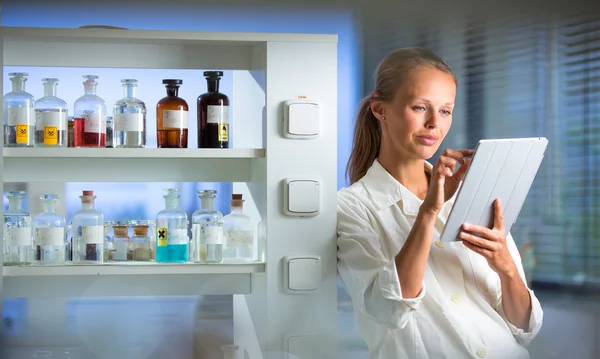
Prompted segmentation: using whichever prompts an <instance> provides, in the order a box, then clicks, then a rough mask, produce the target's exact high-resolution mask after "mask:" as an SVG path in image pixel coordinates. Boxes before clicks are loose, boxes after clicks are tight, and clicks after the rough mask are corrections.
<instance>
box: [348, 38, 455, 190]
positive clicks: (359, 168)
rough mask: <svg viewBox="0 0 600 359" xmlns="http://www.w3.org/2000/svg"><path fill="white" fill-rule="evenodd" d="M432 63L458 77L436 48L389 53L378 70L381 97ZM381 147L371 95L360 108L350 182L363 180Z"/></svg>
mask: <svg viewBox="0 0 600 359" xmlns="http://www.w3.org/2000/svg"><path fill="white" fill-rule="evenodd" d="M423 66H430V67H433V68H435V69H438V70H440V71H444V72H446V73H448V74H450V75H452V77H453V78H454V82H455V83H456V85H457V86H458V79H457V78H456V75H455V74H454V72H453V71H452V70H451V69H450V67H449V66H448V65H447V64H446V63H445V62H444V61H443V60H442V59H441V58H440V57H439V56H437V55H436V54H434V53H433V52H431V51H429V50H426V49H422V48H419V47H407V48H402V49H398V50H395V51H393V52H391V53H390V54H388V55H387V56H386V57H385V58H384V59H383V60H382V61H381V63H379V66H377V70H376V71H375V89H374V91H373V93H374V94H375V95H376V96H377V99H379V100H382V101H391V100H392V99H393V98H394V95H395V94H396V91H398V89H399V88H400V85H401V84H402V81H404V79H406V77H407V76H408V74H409V73H410V72H411V71H413V70H415V69H417V68H420V67H423ZM380 147H381V126H380V124H379V120H378V119H377V118H376V117H375V115H373V112H372V111H371V96H367V97H365V98H364V99H362V101H361V103H360V111H359V112H358V116H357V118H356V124H355V125H354V141H353V143H352V153H351V154H350V159H349V160H348V164H347V166H346V177H348V178H349V180H350V184H352V183H354V182H356V181H358V180H360V179H361V178H362V177H363V176H364V175H365V174H366V173H367V171H368V169H369V167H371V165H372V164H373V162H374V161H375V159H376V158H377V157H378V156H379V148H380Z"/></svg>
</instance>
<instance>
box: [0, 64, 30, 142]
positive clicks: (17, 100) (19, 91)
mask: <svg viewBox="0 0 600 359" xmlns="http://www.w3.org/2000/svg"><path fill="white" fill-rule="evenodd" d="M8 76H11V77H10V81H11V82H12V91H11V92H9V93H7V94H6V95H4V147H31V146H33V145H34V142H35V141H34V131H35V115H34V103H35V100H34V98H33V95H31V94H30V93H29V92H26V91H25V82H26V81H27V76H28V74H27V73H25V72H11V73H9V74H8Z"/></svg>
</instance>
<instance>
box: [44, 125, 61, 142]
mask: <svg viewBox="0 0 600 359" xmlns="http://www.w3.org/2000/svg"><path fill="white" fill-rule="evenodd" d="M44 144H45V145H47V146H53V145H54V146H56V145H57V144H58V127H51V126H46V127H44Z"/></svg>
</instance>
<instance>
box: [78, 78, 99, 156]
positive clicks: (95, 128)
mask: <svg viewBox="0 0 600 359" xmlns="http://www.w3.org/2000/svg"><path fill="white" fill-rule="evenodd" d="M83 78H84V79H85V81H84V82H83V89H84V92H85V93H84V95H83V96H81V97H80V98H78V99H77V101H75V106H74V109H75V111H74V113H73V116H74V117H75V118H74V136H73V137H74V145H75V147H106V102H105V101H104V100H103V99H102V98H101V97H100V96H98V95H96V88H97V86H98V82H97V81H96V80H97V79H98V76H95V75H84V76H83Z"/></svg>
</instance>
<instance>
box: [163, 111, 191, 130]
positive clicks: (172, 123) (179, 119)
mask: <svg viewBox="0 0 600 359" xmlns="http://www.w3.org/2000/svg"><path fill="white" fill-rule="evenodd" d="M163 127H170V128H180V129H187V128H188V112H187V111H179V110H164V111H163Z"/></svg>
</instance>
